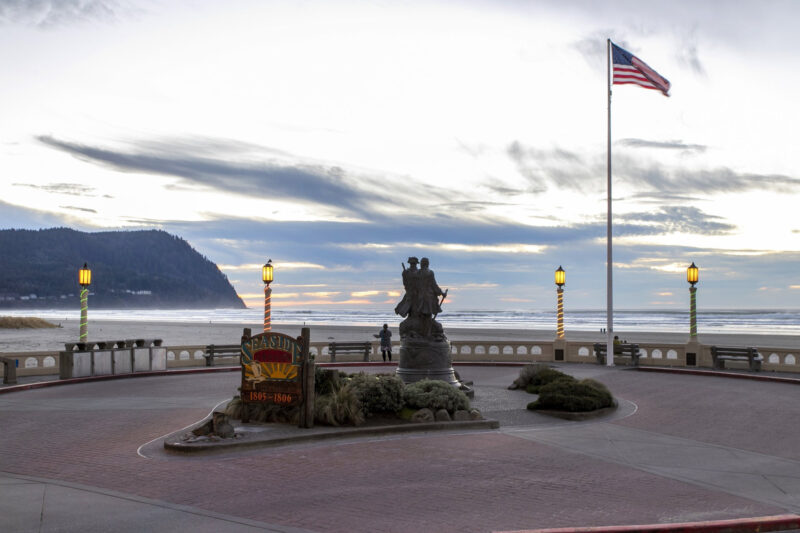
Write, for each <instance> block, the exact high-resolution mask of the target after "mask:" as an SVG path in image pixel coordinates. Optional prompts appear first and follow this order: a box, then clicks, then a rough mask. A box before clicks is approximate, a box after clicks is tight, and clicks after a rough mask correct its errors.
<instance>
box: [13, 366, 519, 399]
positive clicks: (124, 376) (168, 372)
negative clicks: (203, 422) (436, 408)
mask: <svg viewBox="0 0 800 533" xmlns="http://www.w3.org/2000/svg"><path fill="white" fill-rule="evenodd" d="M526 364H528V363H516V362H479V361H475V362H459V363H453V366H511V367H513V366H525V365H526ZM316 366H320V367H337V368H348V367H359V366H397V363H396V362H381V361H376V362H364V361H361V362H341V363H316ZM239 370H241V367H240V366H238V365H236V366H212V367H200V368H177V369H174V370H154V371H148V372H134V373H131V374H110V375H107V376H86V377H82V378H68V379H53V380H50V381H37V382H35V383H25V384H23V385H9V386H7V387H0V394H8V393H11V392H19V391H24V390H30V389H41V388H44V387H55V386H57V385H71V384H73V383H89V382H92V381H106V380H110V379H127V378H140V377H148V376H180V375H184V374H205V373H208V372H235V371H239Z"/></svg>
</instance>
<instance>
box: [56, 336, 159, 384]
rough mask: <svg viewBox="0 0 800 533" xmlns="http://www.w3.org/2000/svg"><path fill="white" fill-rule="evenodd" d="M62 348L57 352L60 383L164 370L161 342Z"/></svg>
mask: <svg viewBox="0 0 800 533" xmlns="http://www.w3.org/2000/svg"><path fill="white" fill-rule="evenodd" d="M65 348H66V349H65V350H64V351H61V352H58V374H59V377H60V378H61V379H67V378H78V377H87V376H107V375H112V374H130V373H132V372H147V371H152V370H166V369H167V349H166V347H162V346H161V340H160V339H128V340H118V341H99V342H78V343H67V344H66V345H65Z"/></svg>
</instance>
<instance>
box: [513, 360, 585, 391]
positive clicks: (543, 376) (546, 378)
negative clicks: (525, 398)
mask: <svg viewBox="0 0 800 533" xmlns="http://www.w3.org/2000/svg"><path fill="white" fill-rule="evenodd" d="M558 380H566V381H575V378H573V377H572V376H570V375H569V374H565V373H563V372H561V371H559V370H556V369H555V368H550V367H549V366H542V367H540V368H539V370H538V372H536V373H535V374H534V375H533V376H532V377H531V380H530V383H528V386H527V387H525V390H526V391H527V392H529V393H531V394H539V391H540V390H541V388H542V387H543V386H545V385H547V384H549V383H553V382H554V381H558Z"/></svg>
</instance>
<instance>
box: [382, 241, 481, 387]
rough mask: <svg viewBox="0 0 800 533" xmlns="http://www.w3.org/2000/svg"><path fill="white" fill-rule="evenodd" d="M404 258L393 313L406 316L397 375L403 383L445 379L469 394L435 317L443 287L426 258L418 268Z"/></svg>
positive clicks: (415, 260) (442, 299)
mask: <svg viewBox="0 0 800 533" xmlns="http://www.w3.org/2000/svg"><path fill="white" fill-rule="evenodd" d="M408 262H409V264H410V268H408V269H406V268H405V265H404V266H403V285H404V287H405V289H406V294H405V296H403V299H402V301H401V302H400V303H399V304H397V307H396V308H395V313H397V314H398V315H401V316H403V317H407V318H406V319H405V320H403V322H401V323H400V340H401V345H400V360H399V362H398V365H397V370H396V373H397V376H398V377H399V378H400V379H402V380H403V382H404V383H414V382H415V381H420V380H423V379H436V380H440V381H445V382H447V383H449V384H451V385H453V386H454V387H457V388H459V389H460V390H462V391H464V392H465V393H466V394H467V395H468V396H470V397H472V396H473V394H474V393H473V391H472V389H470V388H469V387H467V386H466V385H464V384H463V383H462V382H461V380H460V379H459V378H458V376H457V374H456V372H455V370H453V361H452V355H451V352H450V343H449V342H448V341H447V337H446V336H445V334H444V330H443V329H442V325H441V324H440V323H439V322H437V321H436V320H435V317H436V315H438V314H439V313H440V312H441V310H442V308H441V304H442V302H444V299H445V297H446V296H447V291H442V290H441V289H440V288H439V286H438V285H437V284H436V279H435V277H434V275H433V271H432V270H429V269H428V260H427V258H424V257H423V258H422V262H421V265H422V268H421V269H419V270H417V268H416V266H417V258H416V257H409V258H408ZM439 297H441V300H440V299H439Z"/></svg>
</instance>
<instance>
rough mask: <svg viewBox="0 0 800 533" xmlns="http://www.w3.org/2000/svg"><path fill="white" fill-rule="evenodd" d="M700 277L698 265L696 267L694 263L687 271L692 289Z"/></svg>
mask: <svg viewBox="0 0 800 533" xmlns="http://www.w3.org/2000/svg"><path fill="white" fill-rule="evenodd" d="M699 276H700V269H699V268H697V265H695V264H694V261H692V264H691V265H690V266H689V268H687V269H686V281H688V282H689V283H691V284H692V287H694V284H695V283H697V280H698V279H699Z"/></svg>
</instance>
